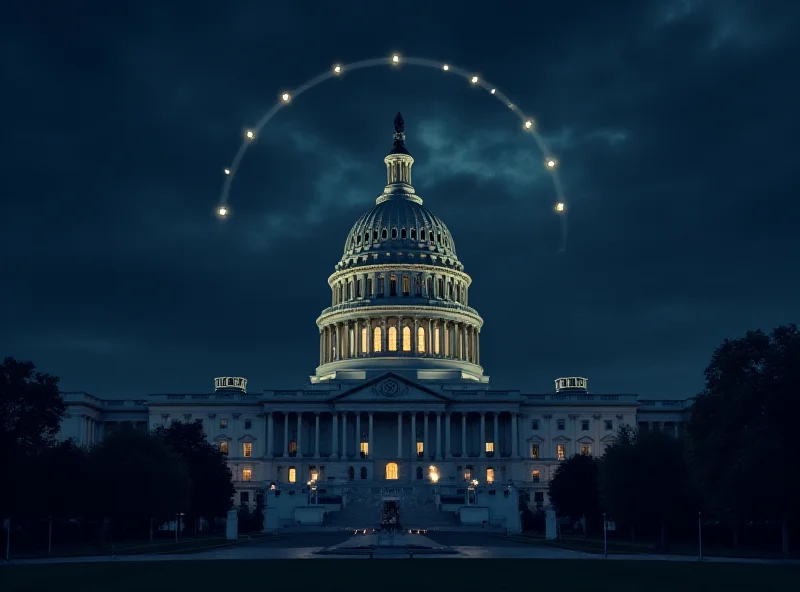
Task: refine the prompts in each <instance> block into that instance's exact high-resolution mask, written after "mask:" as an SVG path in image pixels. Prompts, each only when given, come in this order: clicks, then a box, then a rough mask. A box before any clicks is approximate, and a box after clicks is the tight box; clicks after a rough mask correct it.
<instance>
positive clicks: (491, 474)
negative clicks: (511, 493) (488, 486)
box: [486, 468, 494, 483]
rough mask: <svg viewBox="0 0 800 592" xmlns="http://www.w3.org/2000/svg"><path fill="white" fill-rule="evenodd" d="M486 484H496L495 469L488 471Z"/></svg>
mask: <svg viewBox="0 0 800 592" xmlns="http://www.w3.org/2000/svg"><path fill="white" fill-rule="evenodd" d="M486 482H487V483H494V469H492V468H488V469H486Z"/></svg>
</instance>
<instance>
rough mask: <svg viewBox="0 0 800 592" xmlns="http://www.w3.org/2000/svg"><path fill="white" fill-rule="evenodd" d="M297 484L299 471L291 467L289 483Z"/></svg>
mask: <svg viewBox="0 0 800 592" xmlns="http://www.w3.org/2000/svg"><path fill="white" fill-rule="evenodd" d="M296 482H297V469H296V468H294V467H289V483H296Z"/></svg>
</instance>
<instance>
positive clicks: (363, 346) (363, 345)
mask: <svg viewBox="0 0 800 592" xmlns="http://www.w3.org/2000/svg"><path fill="white" fill-rule="evenodd" d="M368 335H369V334H368V333H367V328H366V327H361V351H362V352H365V351H367V336H368Z"/></svg>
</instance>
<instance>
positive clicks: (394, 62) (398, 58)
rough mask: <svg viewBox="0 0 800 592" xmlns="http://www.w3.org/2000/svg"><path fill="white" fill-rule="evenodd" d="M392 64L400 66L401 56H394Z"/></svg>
mask: <svg viewBox="0 0 800 592" xmlns="http://www.w3.org/2000/svg"><path fill="white" fill-rule="evenodd" d="M392 63H393V64H399V63H400V56H399V55H397V54H394V55H393V56H392Z"/></svg>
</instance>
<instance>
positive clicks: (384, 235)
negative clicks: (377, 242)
mask: <svg viewBox="0 0 800 592" xmlns="http://www.w3.org/2000/svg"><path fill="white" fill-rule="evenodd" d="M388 236H389V234H388V232H387V231H386V229H385V228H384V229H383V230H381V239H382V240H386V237H388Z"/></svg>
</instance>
